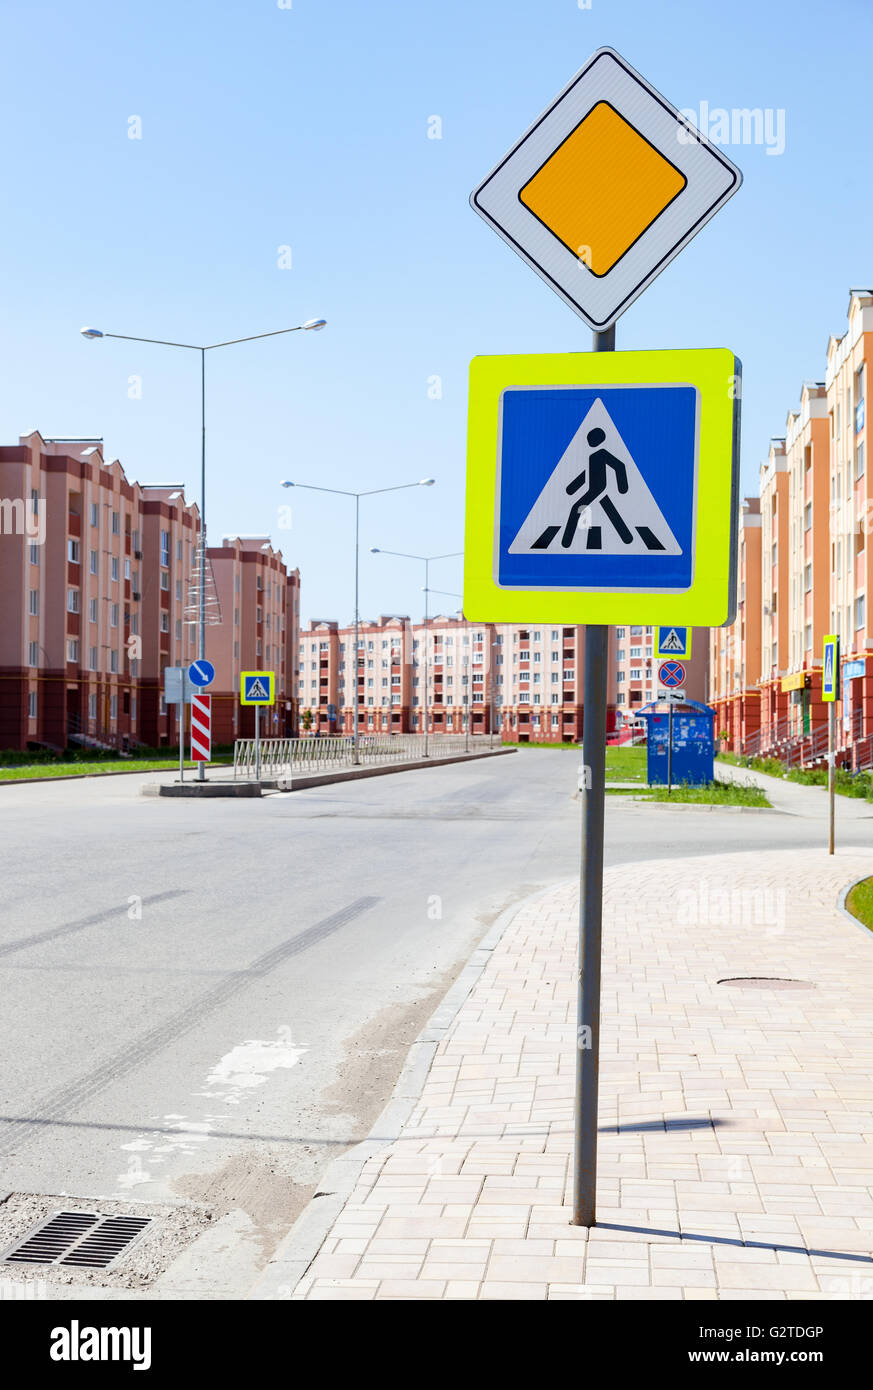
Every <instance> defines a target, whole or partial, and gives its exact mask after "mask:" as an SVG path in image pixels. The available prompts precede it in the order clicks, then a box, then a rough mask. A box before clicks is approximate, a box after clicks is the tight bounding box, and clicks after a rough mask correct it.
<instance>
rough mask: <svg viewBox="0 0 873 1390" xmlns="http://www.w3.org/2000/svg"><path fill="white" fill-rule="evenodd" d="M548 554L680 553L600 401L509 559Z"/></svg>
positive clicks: (536, 504)
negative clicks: (537, 553)
mask: <svg viewBox="0 0 873 1390" xmlns="http://www.w3.org/2000/svg"><path fill="white" fill-rule="evenodd" d="M604 446H606V447H604ZM577 493H578V494H579V496H576V494H577ZM542 551H549V552H550V553H551V554H553V555H560V554H561V552H562V551H563V552H564V553H565V554H569V555H580V554H588V555H591V556H592V557H593V556H595V555H647V554H650V555H654V554H658V553H661V554H666V555H681V554H682V546H681V545H680V544H679V542H678V541H677V540H676V537H675V536H674V535H673V532H672V531H671V530H670V527H669V526H668V524H667V522H666V520H665V518H664V514H663V512H662V511H661V509H660V507H659V506H658V504H657V502H656V501H655V499H654V497H653V496H652V493H651V491H650V489H649V487H648V485H647V483H646V482H645V479H644V478H643V475H642V474H641V472H640V470H639V468H638V467H637V465H636V462H635V461H634V459H633V458H632V456H631V454H630V451H629V450H628V448H627V447H626V445H625V443H624V441H623V439H622V437H621V435H620V434H619V432H618V429H617V428H616V425H615V423H614V421H613V420H612V417H611V416H610V414H609V412H608V411H607V409H606V406H605V405H604V404H603V401H602V400H601V399H600V397H598V398H597V399H596V400H595V401H594V403H593V405H592V406H591V408H590V410H589V411H588V412H587V414H586V415H585V418H584V419H583V420H582V422H581V424H580V425H579V428H578V429H577V430H576V433H575V434H574V435H573V437H572V439H571V440H570V442H569V444H568V445H567V447H566V449H565V450H564V452H563V453H562V455H561V457H560V459H559V460H558V463H557V465H556V467H555V468H554V470H553V472H552V474H551V476H550V477H549V479H548V481H547V482H546V485H545V487H544V488H543V489H542V491H541V492H540V494H539V496H538V497H537V499H536V501H535V502H534V505H533V507H531V509H530V511H529V512H528V515H527V517H526V518H525V520H524V522H523V523H522V525H521V528H520V530H519V531H518V534H517V535H516V537H515V539H514V541H513V542H512V544H511V545H510V547H509V553H510V554H511V555H519V554H532V553H534V552H542Z"/></svg>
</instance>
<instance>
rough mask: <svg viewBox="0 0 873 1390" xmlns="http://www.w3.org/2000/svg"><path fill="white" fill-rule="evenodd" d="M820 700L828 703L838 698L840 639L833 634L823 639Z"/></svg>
mask: <svg viewBox="0 0 873 1390" xmlns="http://www.w3.org/2000/svg"><path fill="white" fill-rule="evenodd" d="M821 698H822V699H823V700H826V701H828V702H832V701H834V700H838V699H839V698H840V639H839V637H836V636H834V635H833V634H831V635H830V636H829V637H826V638H825V639H824V652H823V658H822V673H821Z"/></svg>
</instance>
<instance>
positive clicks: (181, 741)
mask: <svg viewBox="0 0 873 1390" xmlns="http://www.w3.org/2000/svg"><path fill="white" fill-rule="evenodd" d="M184 693H185V687H184V684H183V686H182V694H183V695H184ZM184 780H185V701H184V700H183V701H182V703H181V705H180V706H179V781H180V782H184Z"/></svg>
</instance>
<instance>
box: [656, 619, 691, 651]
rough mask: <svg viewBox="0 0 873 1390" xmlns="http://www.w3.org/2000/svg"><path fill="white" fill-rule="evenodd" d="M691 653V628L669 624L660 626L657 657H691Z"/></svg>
mask: <svg viewBox="0 0 873 1390" xmlns="http://www.w3.org/2000/svg"><path fill="white" fill-rule="evenodd" d="M690 655H691V628H690V627H674V626H673V625H672V623H671V624H668V625H667V627H663V626H661V627H659V628H658V645H657V648H656V650H655V656H657V657H659V658H660V657H671V656H679V657H683V656H684V657H689V656H690Z"/></svg>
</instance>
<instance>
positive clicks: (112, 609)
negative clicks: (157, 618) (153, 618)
mask: <svg viewBox="0 0 873 1390" xmlns="http://www.w3.org/2000/svg"><path fill="white" fill-rule="evenodd" d="M162 616H163V615H162ZM109 626H110V627H118V604H117V603H111V604H110V605H109Z"/></svg>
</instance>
